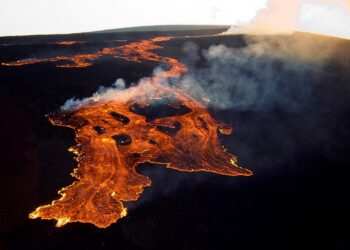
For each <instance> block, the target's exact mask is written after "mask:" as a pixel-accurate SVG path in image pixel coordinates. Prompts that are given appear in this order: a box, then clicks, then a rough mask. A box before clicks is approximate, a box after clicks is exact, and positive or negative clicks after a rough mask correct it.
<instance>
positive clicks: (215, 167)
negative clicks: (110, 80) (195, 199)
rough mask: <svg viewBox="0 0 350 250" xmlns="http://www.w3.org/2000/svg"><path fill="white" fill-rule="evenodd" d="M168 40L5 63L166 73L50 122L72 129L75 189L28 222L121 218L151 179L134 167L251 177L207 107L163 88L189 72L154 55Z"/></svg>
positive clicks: (91, 101) (100, 224) (173, 61)
mask: <svg viewBox="0 0 350 250" xmlns="http://www.w3.org/2000/svg"><path fill="white" fill-rule="evenodd" d="M170 39H172V38H170V37H159V38H154V39H150V40H142V41H139V42H132V43H130V44H128V45H124V46H120V47H114V48H104V49H102V50H101V51H100V52H97V53H96V54H82V55H74V56H65V57H55V58H46V59H36V60H35V59H34V60H22V61H17V62H13V63H6V64H3V65H6V66H20V65H26V64H33V63H38V62H59V61H70V62H71V63H70V64H65V65H62V64H58V65H57V66H59V67H88V66H90V65H91V64H92V61H93V60H95V59H97V58H99V57H101V56H105V55H113V56H115V57H119V58H122V59H124V60H128V61H134V62H141V61H142V60H150V61H156V62H160V63H164V64H167V65H169V70H167V71H163V72H159V73H156V74H155V75H154V76H153V77H151V78H148V79H147V80H143V81H141V82H140V83H139V84H138V85H137V86H134V87H130V88H127V89H124V90H120V91H118V92H117V93H116V94H115V95H114V96H113V99H104V98H102V97H100V96H94V97H91V98H88V99H87V101H86V102H84V103H82V104H81V105H78V106H76V107H74V108H73V109H71V110H62V111H61V112H59V113H53V114H49V115H47V116H48V118H49V119H50V121H51V122H52V123H53V124H54V125H58V126H64V127H70V128H72V129H74V131H75V134H76V145H75V146H74V147H72V148H70V149H69V150H70V151H72V152H73V153H74V154H76V160H77V162H78V167H77V168H76V169H75V170H74V172H73V174H72V175H73V176H74V177H75V178H76V179H77V181H75V182H74V183H73V184H72V185H70V186H68V187H65V188H63V189H61V190H60V191H59V194H60V195H61V197H60V199H58V200H55V201H53V202H52V203H51V204H49V205H45V206H40V207H38V208H37V209H36V210H35V211H34V212H32V213H31V214H30V218H38V217H40V218H42V219H55V220H57V224H56V226H63V225H64V224H66V223H68V222H87V223H92V224H94V225H96V226H97V227H101V228H105V227H108V226H109V225H110V224H111V223H114V222H116V221H117V220H118V219H120V218H122V217H123V216H126V214H127V211H126V208H125V207H124V206H123V202H125V201H135V200H137V199H138V198H139V196H140V195H141V193H142V192H143V189H144V188H145V187H147V186H150V185H151V181H150V180H149V178H148V177H146V176H142V175H140V174H138V173H137V172H136V167H137V165H138V164H140V163H143V162H151V163H156V164H164V165H165V166H166V167H168V168H172V169H176V170H180V171H188V172H196V171H206V172H213V173H217V174H222V175H229V176H238V175H242V176H249V175H251V174H252V173H251V171H249V170H247V169H244V168H241V167H239V166H238V165H237V163H236V158H235V157H234V156H233V155H231V154H229V153H228V152H227V151H226V149H224V148H223V147H222V145H221V144H220V141H219V138H218V133H222V134H230V133H231V129H230V128H228V127H227V126H226V125H224V124H220V123H219V122H217V121H215V120H214V119H213V118H212V117H211V115H210V114H209V113H208V111H207V110H206V107H205V105H204V104H203V103H202V102H201V101H198V100H196V99H194V98H193V97H191V96H190V95H188V94H187V93H185V92H184V91H183V90H182V89H180V88H176V87H171V86H167V85H164V84H162V82H163V81H164V78H171V77H179V76H182V75H184V74H185V73H186V72H187V68H186V66H185V65H183V64H181V63H180V62H179V61H178V60H176V59H174V58H168V57H162V56H159V55H157V54H155V53H154V52H152V51H153V50H155V49H161V48H162V47H161V46H159V45H157V43H158V42H162V41H168V40H170Z"/></svg>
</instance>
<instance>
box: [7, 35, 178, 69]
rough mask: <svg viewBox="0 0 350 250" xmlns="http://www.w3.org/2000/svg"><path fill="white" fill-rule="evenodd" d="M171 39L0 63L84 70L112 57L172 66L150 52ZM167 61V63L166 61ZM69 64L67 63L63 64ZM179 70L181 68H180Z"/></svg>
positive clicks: (155, 39)
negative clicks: (49, 64) (94, 51)
mask: <svg viewBox="0 0 350 250" xmlns="http://www.w3.org/2000/svg"><path fill="white" fill-rule="evenodd" d="M170 39H171V37H157V38H154V39H150V40H142V41H138V42H132V43H130V44H127V45H124V46H118V47H109V48H103V49H102V50H100V51H98V52H96V53H91V54H89V53H87V54H78V55H68V56H57V57H50V58H29V59H23V60H17V61H13V62H7V63H1V65H2V66H12V67H13V66H24V65H30V64H36V63H43V62H54V63H56V62H61V63H58V64H56V67H61V68H84V67H89V66H91V65H92V61H93V60H96V59H98V58H100V57H103V56H114V57H116V58H121V59H124V60H127V61H132V62H139V63H140V62H141V61H142V60H148V61H156V62H159V61H163V62H168V63H169V64H172V61H173V60H174V59H172V58H164V60H162V57H160V56H158V55H157V54H155V53H153V52H151V51H152V50H156V49H161V48H162V47H161V46H159V45H157V44H156V43H157V42H163V41H168V40H170ZM167 60H169V61H167ZM65 62H69V63H65ZM181 68H183V67H182V66H181Z"/></svg>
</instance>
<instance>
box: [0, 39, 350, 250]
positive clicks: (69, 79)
mask: <svg viewBox="0 0 350 250" xmlns="http://www.w3.org/2000/svg"><path fill="white" fill-rule="evenodd" d="M176 34H178V33H176ZM186 34H187V33H186ZM143 35H144V36H145V37H152V36H153V35H154V34H152V33H150V34H148V33H144V34H143ZM157 35H159V34H157ZM161 35H168V34H161ZM120 36H122V35H120ZM123 36H124V35H123ZM128 36H129V37H128V38H129V39H130V38H132V39H135V40H137V39H140V38H142V34H136V35H135V36H133V35H132V34H128ZM300 36H302V35H300ZM67 38H69V36H66V37H64V39H67ZM76 38H77V36H76V35H74V36H73V37H72V39H76ZM111 38H113V39H118V38H119V35H118V34H108V35H106V36H103V35H101V34H96V35H93V34H89V35H88V37H87V36H85V37H84V38H83V39H92V40H93V41H92V43H91V44H90V45H88V46H87V45H84V44H83V45H74V46H73V47H71V48H68V49H63V50H62V49H59V48H58V46H56V47H55V45H46V46H48V47H47V48H46V50H43V45H42V44H41V42H43V41H45V42H46V41H48V40H55V38H54V37H47V38H45V37H40V39H39V40H40V41H39V42H38V41H37V40H35V39H36V38H33V39H32V40H31V39H30V38H28V37H27V38H18V41H20V42H21V43H24V42H23V41H24V40H25V44H24V45H13V46H1V47H0V61H1V62H7V61H11V60H17V59H22V58H26V57H28V56H31V55H33V54H38V53H39V54H40V53H42V55H44V54H45V53H51V54H57V53H58V54H59V53H63V52H64V53H68V54H69V53H72V51H71V50H72V48H75V49H76V50H77V51H85V50H88V51H93V50H97V49H99V48H100V47H104V46H106V43H107V44H109V43H110V42H108V41H109V40H110V39H111ZM9 39H10V38H6V40H1V39H0V44H1V43H8V42H9V41H8V40H9ZM11 39H13V40H11V41H12V42H13V43H15V42H16V38H11ZM94 39H95V40H94ZM315 39H318V38H317V37H316V38H315ZM319 39H321V38H319ZM322 39H323V38H322ZM332 39H333V38H332ZM332 39H330V42H332V41H333V42H334V41H336V42H338V41H337V40H336V39H335V40H334V39H333V40H332ZM97 40H98V41H97ZM102 40H103V41H107V42H100V41H102ZM187 40H192V41H194V42H195V43H196V44H197V45H198V46H199V48H200V49H207V48H208V47H209V46H210V45H211V44H221V43H222V44H226V45H227V46H229V47H244V46H245V42H244V40H243V39H242V37H241V36H227V37H202V38H196V39H190V38H186V39H185V38H183V39H176V40H173V41H170V42H168V43H164V44H165V49H164V50H161V51H159V53H161V54H163V55H171V56H173V57H176V58H178V57H179V58H182V59H183V60H184V61H186V56H185V54H184V53H183V51H182V49H181V48H182V46H183V44H184V42H186V41H187ZM120 43H122V42H120ZM339 44H340V45H341V46H339V47H338V48H339V51H337V53H336V54H335V55H336V56H334V58H332V60H331V64H330V66H331V73H330V74H324V75H322V77H321V78H317V80H315V79H316V78H311V81H317V82H310V85H313V86H316V87H315V88H313V92H312V95H310V96H309V101H308V102H307V103H304V104H303V106H302V108H301V109H298V110H293V112H292V111H290V110H288V109H285V108H284V107H283V106H279V105H278V103H277V104H276V105H275V106H273V108H270V109H268V110H244V111H242V110H238V111H237V110H233V109H232V110H230V109H226V110H219V109H215V108H213V109H211V110H210V112H211V113H212V114H213V116H214V117H215V118H216V119H218V120H221V121H224V122H226V123H228V124H232V125H233V128H234V133H233V134H232V135H230V136H224V137H222V143H223V144H224V145H225V146H226V147H227V148H228V150H229V152H232V153H233V154H235V155H237V157H238V160H239V164H240V165H242V166H244V167H246V168H248V169H250V170H252V171H253V172H254V175H253V176H252V177H227V176H220V175H215V174H209V173H186V172H178V171H174V170H169V169H166V168H164V166H153V165H150V164H143V165H142V166H140V167H138V171H139V172H140V173H142V174H144V175H147V176H149V177H150V178H151V180H152V182H153V184H152V187H151V188H147V189H146V190H145V191H144V193H143V194H142V196H141V198H140V200H139V201H137V202H135V203H128V207H129V214H128V216H127V217H126V218H123V219H121V220H120V221H118V223H116V224H113V225H111V226H110V227H109V228H106V229H98V228H96V227H94V226H93V225H90V224H81V223H70V224H67V225H65V226H64V227H63V228H55V227H54V222H53V221H42V220H30V219H28V214H29V213H30V212H32V211H33V210H34V209H35V208H36V207H37V206H39V205H43V204H47V203H49V202H50V201H52V200H53V199H56V198H57V197H58V195H57V194H56V193H57V191H58V190H59V189H60V188H62V187H64V186H66V185H69V184H70V183H72V181H73V178H72V177H70V175H69V173H70V172H72V170H73V168H74V167H75V166H76V162H75V161H74V160H73V157H74V156H73V154H71V153H69V152H68V151H67V148H68V147H69V146H72V145H74V134H73V131H72V130H70V129H68V128H63V127H55V126H52V125H51V124H50V123H49V121H48V120H47V118H46V117H45V116H44V115H45V114H47V113H49V112H52V111H54V110H56V109H57V108H59V107H60V106H61V105H62V104H63V103H64V102H65V101H66V100H67V99H69V98H72V97H73V96H74V97H78V98H82V97H86V96H90V95H91V94H92V93H94V92H95V91H96V90H97V89H98V87H99V86H100V85H104V86H106V87H107V86H110V85H111V84H112V83H113V82H114V81H115V80H116V79H117V78H124V79H125V80H126V82H127V83H131V82H137V80H138V79H140V78H141V77H143V76H149V75H150V74H151V73H152V70H153V69H154V68H155V67H156V66H157V65H156V64H155V63H150V62H143V63H142V64H138V63H132V62H125V61H122V60H119V59H116V58H109V57H106V58H101V59H99V60H97V61H96V63H95V64H94V65H93V66H92V67H89V68H79V69H66V68H56V67H55V66H54V64H52V63H40V64H35V65H28V66H23V67H3V66H0V117H1V122H0V131H1V132H0V134H1V162H0V167H1V177H0V178H1V182H0V187H1V190H0V240H1V242H0V249H4V250H7V249H339V250H340V249H344V250H345V249H349V235H350V223H349V211H350V207H349V191H348V190H349V183H350V173H349V163H350V158H349V149H350V147H349V143H348V141H349V137H350V113H349V111H350V96H349V93H350V91H349V90H350V86H349V84H350V80H349V79H350V70H349V68H348V67H347V66H349V65H350V64H347V63H348V61H347V60H348V59H347V58H348V57H349V56H350V54H349V51H350V49H349V48H350V42H348V41H339ZM60 48H61V47H60ZM45 51H46V52H45ZM205 65H206V62H205V61H204V59H203V58H200V59H199V62H198V64H197V66H198V67H205ZM294 91H296V93H298V91H299V90H298V89H296V90H294ZM300 91H301V90H300ZM116 134H118V133H116Z"/></svg>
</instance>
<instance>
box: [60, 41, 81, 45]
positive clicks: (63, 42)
mask: <svg viewBox="0 0 350 250" xmlns="http://www.w3.org/2000/svg"><path fill="white" fill-rule="evenodd" d="M83 43H86V42H85V41H61V42H55V43H54V44H59V45H73V44H83Z"/></svg>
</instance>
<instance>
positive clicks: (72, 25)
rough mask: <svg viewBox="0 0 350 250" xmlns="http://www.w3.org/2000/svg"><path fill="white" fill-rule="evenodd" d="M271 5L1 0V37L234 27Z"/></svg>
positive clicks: (195, 0)
mask: <svg viewBox="0 0 350 250" xmlns="http://www.w3.org/2000/svg"><path fill="white" fill-rule="evenodd" d="M265 4H266V0H244V1H242V0H240V1H238V0H172V1H167V0H0V36H7V35H30V34H57V33H73V32H85V31H95V30H104V29H114V28H122V27H132V26H148V25H166V24H219V25H221V24H227V25H234V24H237V23H240V22H247V21H249V20H251V19H253V18H254V16H255V15H256V12H257V11H258V10H259V9H261V8H262V7H264V6H265Z"/></svg>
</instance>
